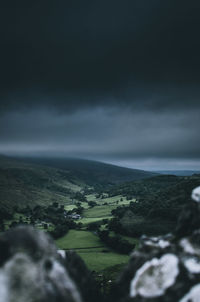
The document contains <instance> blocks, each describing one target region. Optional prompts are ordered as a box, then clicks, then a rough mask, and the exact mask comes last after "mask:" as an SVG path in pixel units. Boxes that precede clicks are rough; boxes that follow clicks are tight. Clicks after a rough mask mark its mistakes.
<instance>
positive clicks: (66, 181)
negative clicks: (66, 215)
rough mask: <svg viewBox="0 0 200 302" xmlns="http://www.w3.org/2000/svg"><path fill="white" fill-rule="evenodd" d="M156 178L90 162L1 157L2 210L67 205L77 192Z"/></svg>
mask: <svg viewBox="0 0 200 302" xmlns="http://www.w3.org/2000/svg"><path fill="white" fill-rule="evenodd" d="M150 176H152V173H148V172H145V171H140V170H131V169H127V168H121V167H117V166H113V165H108V164H103V163H99V162H93V161H86V160H69V159H65V160H64V159H44V158H42V159H38V158H37V159H33V158H32V159H17V158H10V157H7V156H0V209H2V208H5V209H9V208H13V207H14V206H15V207H25V206H27V205H29V206H35V205H37V204H41V205H42V204H50V203H52V202H54V201H57V202H59V203H62V204H64V203H67V202H69V201H71V199H74V198H75V197H74V196H76V194H77V192H80V191H83V190H84V189H86V188H89V187H94V186H96V187H98V186H99V187H102V186H109V185H111V184H116V183H122V182H124V181H127V180H134V179H142V178H145V177H150Z"/></svg>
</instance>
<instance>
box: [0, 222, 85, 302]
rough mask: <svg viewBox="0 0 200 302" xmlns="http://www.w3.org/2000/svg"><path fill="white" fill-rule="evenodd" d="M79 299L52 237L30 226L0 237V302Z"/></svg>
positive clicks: (60, 301) (45, 301) (49, 301)
mask: <svg viewBox="0 0 200 302" xmlns="http://www.w3.org/2000/svg"><path fill="white" fill-rule="evenodd" d="M47 301H48V302H57V301H59V302H64V301H68V302H81V301H82V299H81V296H80V293H79V291H78V289H77V286H76V285H75V283H74V281H73V280H72V278H71V277H70V276H69V274H68V272H67V270H66V268H65V266H64V264H63V263H62V260H61V257H60V255H59V254H58V253H57V250H56V248H55V246H54V244H53V241H52V240H51V238H50V237H48V236H47V235H46V234H44V233H43V232H39V231H36V230H34V229H33V228H31V227H18V228H16V229H14V230H11V231H9V232H7V233H5V234H4V235H3V236H1V238H0V302H47Z"/></svg>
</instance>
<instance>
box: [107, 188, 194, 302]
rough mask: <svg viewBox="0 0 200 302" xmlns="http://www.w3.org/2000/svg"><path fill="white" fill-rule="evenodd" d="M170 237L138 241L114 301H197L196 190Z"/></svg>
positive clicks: (114, 293)
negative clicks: (137, 247)
mask: <svg viewBox="0 0 200 302" xmlns="http://www.w3.org/2000/svg"><path fill="white" fill-rule="evenodd" d="M191 197H192V201H190V202H189V204H188V206H187V207H186V208H185V209H184V210H183V211H182V213H181V215H180V218H179V219H178V224H177V228H176V230H175V232H174V234H169V235H166V236H162V237H146V236H143V237H142V238H141V240H140V246H139V249H138V250H136V251H134V252H133V253H132V255H131V259H130V261H129V264H128V266H127V268H126V269H125V271H124V272H123V273H122V275H121V276H120V278H119V280H118V282H117V284H116V285H115V286H114V289H113V292H112V297H111V300H113V301H118V302H122V301H123V302H128V301H132V302H148V301H149V302H153V301H154V302H200V187H198V188H196V189H195V190H193V192H192V196H191Z"/></svg>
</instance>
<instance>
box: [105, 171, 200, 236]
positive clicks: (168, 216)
mask: <svg viewBox="0 0 200 302" xmlns="http://www.w3.org/2000/svg"><path fill="white" fill-rule="evenodd" d="M199 181H200V175H193V176H190V177H177V176H170V175H164V176H158V177H154V178H151V179H145V180H143V181H137V182H131V183H127V184H124V185H119V186H117V187H116V188H113V189H112V190H119V191H117V194H122V190H123V194H124V195H125V196H126V195H127V196H128V195H132V194H135V196H136V198H137V201H138V202H130V204H129V205H128V206H119V207H117V208H116V209H115V210H113V211H112V215H113V216H114V218H113V219H112V220H111V221H110V222H109V224H108V228H109V230H112V231H114V232H116V233H119V234H126V235H129V236H136V237H139V236H141V235H142V234H147V235H159V234H163V233H168V232H172V231H173V228H174V226H175V225H176V222H177V217H178V216H179V213H180V212H181V210H182V209H183V207H184V206H185V205H186V204H188V202H189V200H190V194H191V191H192V189H193V188H194V187H196V186H198V185H199ZM142 190H143V191H142Z"/></svg>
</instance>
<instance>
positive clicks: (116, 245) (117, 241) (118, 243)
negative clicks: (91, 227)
mask: <svg viewBox="0 0 200 302" xmlns="http://www.w3.org/2000/svg"><path fill="white" fill-rule="evenodd" d="M98 235H99V238H100V239H101V240H102V241H103V242H104V243H105V244H106V245H107V246H109V247H110V248H112V249H113V250H115V251H117V252H118V253H121V254H129V253H130V252H131V251H132V250H133V249H134V247H135V245H134V244H131V243H130V242H129V241H128V240H125V239H124V238H122V237H121V236H119V235H115V236H109V231H107V230H104V231H98Z"/></svg>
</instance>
